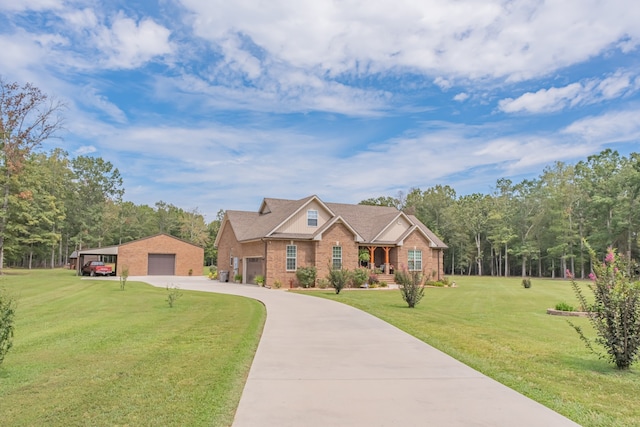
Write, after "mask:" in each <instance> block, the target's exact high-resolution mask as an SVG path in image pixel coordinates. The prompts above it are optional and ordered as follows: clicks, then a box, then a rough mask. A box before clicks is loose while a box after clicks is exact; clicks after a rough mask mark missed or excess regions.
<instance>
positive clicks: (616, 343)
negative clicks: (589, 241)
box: [571, 247, 640, 369]
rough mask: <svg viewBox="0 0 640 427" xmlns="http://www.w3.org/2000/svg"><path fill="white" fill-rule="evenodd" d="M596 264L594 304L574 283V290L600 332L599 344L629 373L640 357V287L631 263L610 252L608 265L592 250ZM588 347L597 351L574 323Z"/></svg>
mask: <svg viewBox="0 0 640 427" xmlns="http://www.w3.org/2000/svg"><path fill="white" fill-rule="evenodd" d="M589 253H590V255H591V259H592V261H593V270H594V271H593V273H591V274H590V275H589V278H590V279H591V280H592V283H591V285H590V286H589V288H590V289H591V291H592V292H593V296H594V303H593V304H592V305H589V304H588V303H587V299H586V298H585V296H584V295H583V293H582V290H581V289H580V287H579V286H578V284H577V283H576V282H575V280H573V279H572V281H571V285H572V287H573V290H574V292H575V293H576V296H577V297H578V300H579V301H580V304H581V305H582V308H583V310H585V311H588V312H589V313H588V316H589V321H590V323H591V325H592V326H593V328H594V329H595V331H596V334H597V338H596V339H595V342H596V343H597V344H599V345H601V346H603V347H604V348H605V349H606V351H607V355H606V356H602V357H604V358H608V359H610V360H611V361H612V362H613V363H615V365H616V366H617V367H618V369H628V368H629V367H630V366H631V364H633V363H634V362H635V361H636V360H637V357H638V350H639V348H640V283H639V282H638V281H637V279H636V278H633V277H632V276H631V275H630V271H631V269H629V268H627V267H628V260H625V259H623V258H621V257H620V256H619V255H618V254H617V253H616V251H615V250H613V249H612V248H609V249H608V250H607V255H606V256H605V258H604V262H600V261H598V259H597V258H596V255H595V252H594V251H593V250H592V249H591V248H590V247H589ZM571 326H573V328H574V329H575V330H576V331H577V332H578V334H579V335H580V338H581V339H582V340H583V341H584V342H585V344H586V345H587V347H588V348H589V349H590V350H592V351H594V352H595V350H594V349H593V347H592V346H591V341H590V340H589V339H588V338H587V337H585V335H584V333H583V332H582V330H581V329H580V327H579V326H576V325H574V324H572V323H571Z"/></svg>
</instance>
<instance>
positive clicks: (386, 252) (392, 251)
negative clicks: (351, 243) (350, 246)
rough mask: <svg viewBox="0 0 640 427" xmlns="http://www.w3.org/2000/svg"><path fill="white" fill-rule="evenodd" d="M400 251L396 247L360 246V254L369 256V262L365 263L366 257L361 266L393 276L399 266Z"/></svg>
mask: <svg viewBox="0 0 640 427" xmlns="http://www.w3.org/2000/svg"><path fill="white" fill-rule="evenodd" d="M398 250H399V248H398V247H397V246H395V245H375V246H374V245H370V246H360V253H363V252H364V253H367V254H368V255H369V261H364V262H363V261H362V258H364V257H362V258H361V266H362V267H367V268H369V269H371V270H379V271H380V272H381V273H382V274H391V275H393V274H394V272H395V270H396V268H397V265H398Z"/></svg>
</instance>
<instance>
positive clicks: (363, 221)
mask: <svg viewBox="0 0 640 427" xmlns="http://www.w3.org/2000/svg"><path fill="white" fill-rule="evenodd" d="M314 198H316V199H317V197H316V196H309V197H306V198H304V199H300V200H286V199H272V198H265V199H264V200H263V202H262V204H261V206H260V210H259V211H258V212H248V211H233V210H229V211H226V215H227V220H228V221H229V225H231V227H232V228H233V231H234V233H235V235H236V238H237V239H238V241H241V242H242V241H251V240H258V239H261V238H264V237H267V236H268V235H269V234H270V233H272V232H273V231H274V230H275V229H276V227H278V226H279V225H281V224H282V223H283V222H284V221H286V220H287V219H288V218H290V217H291V216H292V215H293V214H294V213H295V212H297V211H298V210H299V209H301V208H302V207H304V206H305V205H306V204H307V203H308V202H309V201H311V200H312V199H314ZM317 200H318V201H320V202H321V203H323V202H322V201H321V200H320V199H317ZM324 205H325V206H326V207H327V208H329V209H330V210H331V211H332V212H333V213H334V214H335V215H339V216H341V217H342V219H343V220H344V221H345V222H347V223H348V224H349V225H350V226H351V227H352V228H353V229H354V230H355V231H356V232H357V233H358V234H359V235H360V236H361V237H362V238H363V239H364V242H365V243H383V242H373V241H372V240H373V239H374V238H375V237H376V236H377V235H378V234H379V233H380V232H381V231H382V230H383V229H384V228H385V227H387V226H388V225H389V224H391V222H392V221H394V220H395V219H396V218H397V217H398V216H399V215H403V214H402V213H401V212H400V211H398V210H397V209H396V208H394V207H387V206H369V205H349V204H345V203H324ZM407 218H408V219H409V221H410V222H412V223H413V224H415V225H417V226H418V227H419V228H420V229H421V230H422V232H423V233H424V234H425V235H426V236H427V237H428V238H429V239H430V240H431V241H432V242H433V244H434V245H435V246H436V247H439V248H446V247H447V245H445V244H444V243H443V242H442V240H440V239H439V238H438V237H437V236H436V235H435V234H434V233H433V232H432V231H431V230H429V228H427V227H426V226H425V225H424V224H422V223H421V222H420V221H419V220H418V218H416V217H415V216H413V215H407ZM271 237H281V238H284V237H286V238H292V239H308V238H309V239H310V238H312V237H313V235H311V234H309V235H301V234H295V235H289V234H287V235H286V236H285V235H284V234H277V233H275V234H272V235H271ZM385 243H386V242H385Z"/></svg>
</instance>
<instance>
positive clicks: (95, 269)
mask: <svg viewBox="0 0 640 427" xmlns="http://www.w3.org/2000/svg"><path fill="white" fill-rule="evenodd" d="M82 275H83V276H96V275H101V276H111V275H113V268H112V267H111V266H110V265H106V264H105V263H104V262H102V261H89V262H87V263H86V264H85V265H83V266H82Z"/></svg>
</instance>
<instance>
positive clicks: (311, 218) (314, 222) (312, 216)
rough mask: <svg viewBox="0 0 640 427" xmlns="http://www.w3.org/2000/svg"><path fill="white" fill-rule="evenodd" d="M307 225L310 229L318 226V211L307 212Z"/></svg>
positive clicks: (310, 210)
mask: <svg viewBox="0 0 640 427" xmlns="http://www.w3.org/2000/svg"><path fill="white" fill-rule="evenodd" d="M307 225H308V226H309V227H317V226H318V211H317V210H315V209H309V210H308V211H307Z"/></svg>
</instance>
